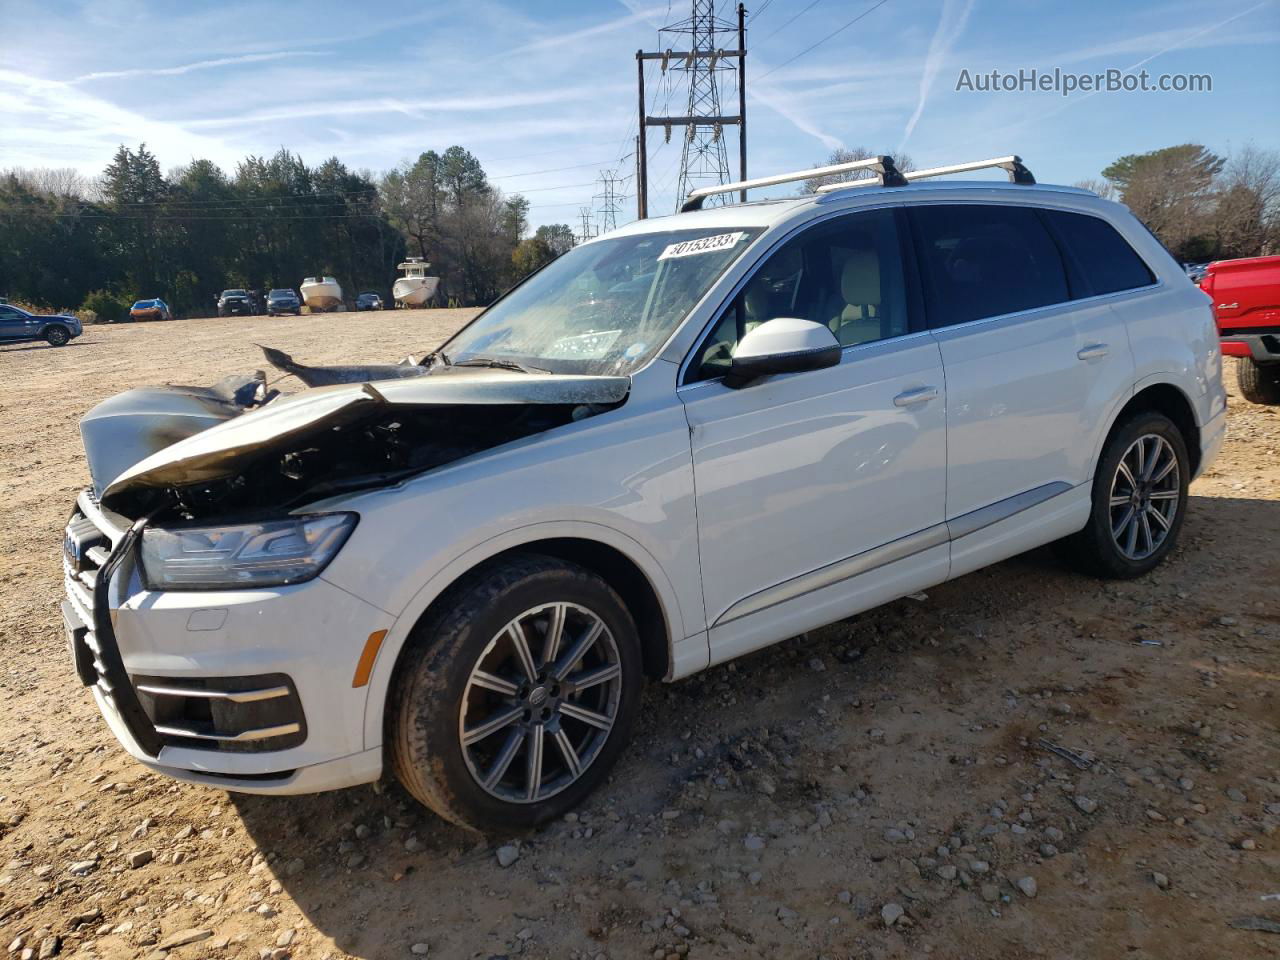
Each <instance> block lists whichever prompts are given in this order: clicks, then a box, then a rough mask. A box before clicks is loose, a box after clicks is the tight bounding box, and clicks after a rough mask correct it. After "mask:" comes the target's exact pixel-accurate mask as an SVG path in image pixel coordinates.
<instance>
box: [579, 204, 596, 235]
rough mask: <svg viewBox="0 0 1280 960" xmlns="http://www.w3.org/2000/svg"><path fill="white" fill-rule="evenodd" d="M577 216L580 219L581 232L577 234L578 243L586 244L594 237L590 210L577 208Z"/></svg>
mask: <svg viewBox="0 0 1280 960" xmlns="http://www.w3.org/2000/svg"><path fill="white" fill-rule="evenodd" d="M578 216H579V217H580V218H581V219H582V232H581V233H579V234H578V242H579V243H586V242H587V241H588V240H590V239H591V238H592V237H594V236H595V232H594V231H593V230H592V227H591V208H590V207H579V208H578Z"/></svg>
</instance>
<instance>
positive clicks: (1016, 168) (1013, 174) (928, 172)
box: [818, 155, 1036, 193]
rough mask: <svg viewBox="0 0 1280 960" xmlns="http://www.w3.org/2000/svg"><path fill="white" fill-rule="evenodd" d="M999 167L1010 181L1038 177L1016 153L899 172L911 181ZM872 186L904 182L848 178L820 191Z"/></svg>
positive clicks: (1023, 181) (1015, 181)
mask: <svg viewBox="0 0 1280 960" xmlns="http://www.w3.org/2000/svg"><path fill="white" fill-rule="evenodd" d="M995 168H999V169H1001V170H1006V171H1008V173H1009V182H1010V183H1021V184H1034V183H1035V182H1036V178H1035V177H1033V176H1032V175H1031V171H1030V170H1028V169H1027V168H1026V167H1025V166H1023V164H1022V158H1021V157H1019V156H1016V155H1010V156H1007V157H993V158H992V159H990V160H974V161H972V162H970V163H953V164H950V165H949V166H945V167H929V168H927V169H925V170H912V171H911V172H910V173H903V174H899V176H901V177H902V179H903V181H905V182H906V183H911V182H912V181H914V180H926V179H928V178H929V177H944V176H946V175H947V174H950V173H967V172H968V171H970V170H991V169H995ZM872 186H902V184H890V183H888V182H881V181H880V180H878V179H876V178H868V179H866V180H847V181H845V182H843V183H829V184H827V185H826V186H824V187H819V188H818V192H819V193H831V192H832V191H834V190H847V189H849V188H851V187H872Z"/></svg>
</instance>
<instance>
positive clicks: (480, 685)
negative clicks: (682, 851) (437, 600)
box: [387, 555, 641, 831]
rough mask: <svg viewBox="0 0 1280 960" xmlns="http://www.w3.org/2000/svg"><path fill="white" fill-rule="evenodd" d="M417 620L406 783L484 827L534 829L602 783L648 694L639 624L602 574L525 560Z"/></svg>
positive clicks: (395, 700)
mask: <svg viewBox="0 0 1280 960" xmlns="http://www.w3.org/2000/svg"><path fill="white" fill-rule="evenodd" d="M437 606H438V609H437V610H436V611H435V612H434V613H433V614H431V615H430V616H428V617H427V618H425V619H424V620H423V622H422V623H420V624H419V625H418V626H417V627H416V628H415V630H414V633H413V635H412V636H411V638H410V640H409V644H410V646H409V648H408V649H407V650H406V652H405V654H404V658H403V661H402V662H401V664H400V665H399V667H398V668H397V676H396V680H395V682H394V683H393V686H392V695H391V699H390V700H389V703H388V712H387V722H388V726H389V729H388V741H389V742H390V744H391V763H392V766H393V768H394V770H395V772H396V776H397V777H399V779H400V781H401V782H402V783H403V784H404V785H405V788H406V789H407V790H408V791H409V792H410V793H412V794H413V795H414V796H415V797H417V798H418V799H419V800H420V801H422V802H423V803H424V804H426V805H427V806H429V807H431V808H432V809H433V810H435V811H436V812H437V813H439V814H440V815H441V816H443V817H445V818H446V819H448V820H451V821H453V822H454V823H457V824H460V825H462V826H464V827H469V828H471V829H474V830H481V831H499V830H510V829H512V828H513V827H514V828H527V827H533V826H536V825H537V824H540V823H543V822H545V821H547V820H550V819H552V818H554V817H558V816H560V815H562V814H564V813H565V812H566V811H568V810H570V809H572V808H573V807H574V806H576V805H577V804H578V803H580V802H581V801H582V800H583V798H585V797H586V796H587V794H589V793H590V792H591V791H592V790H593V789H595V787H596V786H598V785H599V784H600V783H601V782H602V781H603V780H604V778H605V777H606V776H607V775H608V773H609V769H610V768H611V767H612V766H613V764H614V762H615V761H616V760H617V758H618V755H619V754H620V753H621V752H622V749H623V747H624V746H625V745H626V742H627V740H628V739H629V738H630V735H631V728H632V726H633V724H634V721H635V715H636V710H637V707H638V703H639V698H640V671H641V664H640V651H639V640H638V638H637V634H636V628H635V624H634V622H633V621H632V619H631V615H630V614H629V613H628V612H627V609H626V607H625V606H624V605H623V603H622V601H621V599H619V597H618V595H617V594H616V593H615V592H614V591H613V590H612V589H611V588H610V587H609V585H608V584H607V583H605V582H604V581H603V580H602V579H600V577H598V576H596V575H595V574H594V573H591V572H590V571H588V570H585V569H583V568H582V567H578V566H575V565H573V564H569V563H564V562H561V561H559V560H555V559H552V558H550V557H542V556H535V555H528V556H522V557H516V558H513V559H511V560H508V561H506V562H504V563H502V564H501V565H499V566H495V567H491V568H489V569H488V570H485V571H482V572H481V573H479V574H478V575H476V576H473V577H471V578H469V579H468V580H467V581H465V582H464V583H462V584H460V585H459V586H458V587H457V588H455V589H454V590H453V591H452V592H451V594H450V595H449V596H447V597H446V598H444V601H443V603H441V604H438V605H437Z"/></svg>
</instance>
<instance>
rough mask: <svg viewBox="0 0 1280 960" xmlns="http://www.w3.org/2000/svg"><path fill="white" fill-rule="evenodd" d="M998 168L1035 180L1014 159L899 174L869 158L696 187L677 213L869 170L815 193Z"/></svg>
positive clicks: (1016, 179)
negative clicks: (741, 194) (724, 198)
mask: <svg viewBox="0 0 1280 960" xmlns="http://www.w3.org/2000/svg"><path fill="white" fill-rule="evenodd" d="M995 168H999V169H1001V170H1005V171H1007V172H1008V174H1009V181H1010V182H1011V183H1021V184H1034V183H1035V182H1036V178H1035V177H1033V176H1032V175H1031V171H1030V170H1028V169H1027V168H1026V167H1025V166H1023V163H1022V158H1021V157H1019V156H1016V155H1012V154H1011V155H1010V156H1007V157H993V158H992V159H990V160H974V161H972V162H971V163H953V164H951V165H949V166H945V167H929V168H928V169H926V170H913V171H911V172H910V173H903V172H902V171H901V170H899V169H898V168H897V166H896V165H895V164H894V162H893V157H890V156H884V155H882V156H878V157H869V158H868V159H866V160H853V161H851V162H849V163H835V164H832V165H831V166H828V167H813V168H812V169H810V170H796V171H795V172H793V173H779V174H777V175H776V176H772V177H757V178H756V179H755V180H739V181H738V182H736V183H721V184H717V185H716V186H714V187H699V188H698V189H697V190H691V191H689V196H688V198H687V199H686V200H685V202H684V203H683V204H682V205H681V207H680V212H681V213H687V212H689V211H690V210H701V209H702V201H703V200H705V199H706V198H707V197H713V196H715V195H716V194H720V193H737V192H738V191H745V190H754V189H755V188H756V187H772V186H775V185H777V184H779V183H794V182H796V181H797V180H812V179H814V178H815V177H829V176H833V175H835V174H841V173H853V172H854V171H856V170H869V171H871V172H872V173H873V174H874V176H871V177H867V178H866V179H863V180H846V181H843V182H841V183H829V184H827V185H826V186H824V187H819V188H818V193H831V192H832V191H833V190H848V189H850V188H853V187H905V186H906V185H907V184H908V183H910V182H912V181H913V180H925V179H927V178H929V177H942V176H946V175H947V174H950V173H966V172H968V171H970V170H990V169H995Z"/></svg>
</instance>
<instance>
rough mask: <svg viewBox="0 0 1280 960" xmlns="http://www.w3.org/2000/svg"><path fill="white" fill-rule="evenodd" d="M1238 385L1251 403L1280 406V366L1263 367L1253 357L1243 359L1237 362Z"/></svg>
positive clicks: (1269, 365) (1243, 395)
mask: <svg viewBox="0 0 1280 960" xmlns="http://www.w3.org/2000/svg"><path fill="white" fill-rule="evenodd" d="M1236 383H1237V384H1238V385H1239V387H1240V395H1241V396H1242V397H1244V398H1245V399H1246V400H1248V401H1249V402H1250V403H1260V404H1263V405H1265V406H1269V407H1274V406H1277V405H1280V364H1267V365H1266V366H1263V365H1262V364H1260V363H1258V362H1257V361H1256V360H1254V359H1252V358H1251V357H1241V358H1240V359H1239V360H1237V361H1236Z"/></svg>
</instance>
